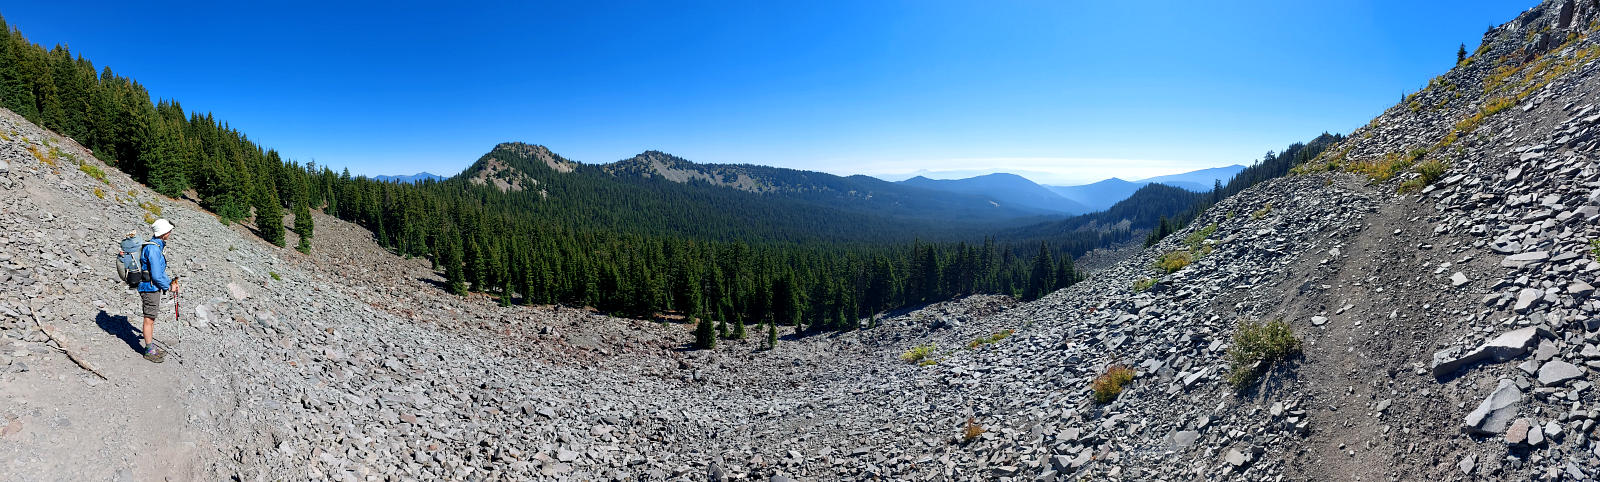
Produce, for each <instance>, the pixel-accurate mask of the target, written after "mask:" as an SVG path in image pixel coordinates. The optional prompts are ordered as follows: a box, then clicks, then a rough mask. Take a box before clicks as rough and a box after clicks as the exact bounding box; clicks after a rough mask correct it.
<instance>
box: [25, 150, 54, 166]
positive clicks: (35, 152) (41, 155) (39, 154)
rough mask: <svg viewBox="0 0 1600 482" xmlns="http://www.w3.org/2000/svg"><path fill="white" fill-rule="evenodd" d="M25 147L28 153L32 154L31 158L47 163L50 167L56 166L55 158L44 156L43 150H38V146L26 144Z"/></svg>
mask: <svg viewBox="0 0 1600 482" xmlns="http://www.w3.org/2000/svg"><path fill="white" fill-rule="evenodd" d="M27 149H28V153H29V154H33V158H34V159H38V160H39V162H40V163H43V164H45V165H48V166H50V167H56V161H55V159H51V158H50V157H49V156H46V155H45V154H44V153H43V152H39V148H38V147H36V146H34V145H33V144H28V146H27Z"/></svg>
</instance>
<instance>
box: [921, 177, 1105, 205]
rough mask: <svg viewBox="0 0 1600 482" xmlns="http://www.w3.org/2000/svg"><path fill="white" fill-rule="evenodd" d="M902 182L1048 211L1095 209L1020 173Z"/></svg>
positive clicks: (923, 178)
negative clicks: (981, 196)
mask: <svg viewBox="0 0 1600 482" xmlns="http://www.w3.org/2000/svg"><path fill="white" fill-rule="evenodd" d="M899 184H904V185H908V186H917V187H921V188H926V189H933V190H938V191H946V192H954V193H963V194H977V195H983V196H988V197H990V198H993V199H995V200H996V201H997V202H1000V203H1002V204H1009V205H1011V206H1021V207H1026V208H1030V209H1037V210H1040V211H1045V212H1054V213H1065V214H1082V213H1086V212H1089V211H1091V209H1090V208H1089V207H1088V206H1086V205H1084V204H1083V203H1080V202H1078V201H1074V200H1072V199H1067V198H1065V197H1062V196H1061V195H1059V194H1056V193H1055V192H1052V191H1051V190H1050V189H1049V188H1046V187H1044V186H1041V185H1039V184H1037V183H1034V182H1033V181H1030V180H1028V179H1027V178H1025V177H1022V176H1018V175H1016V174H1007V173H995V174H987V175H983V176H978V177H969V178H966V179H928V178H926V177H922V176H917V177H913V178H911V179H907V180H904V181H900V182H899Z"/></svg>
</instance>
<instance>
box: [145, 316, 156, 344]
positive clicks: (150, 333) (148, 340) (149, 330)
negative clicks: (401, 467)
mask: <svg viewBox="0 0 1600 482" xmlns="http://www.w3.org/2000/svg"><path fill="white" fill-rule="evenodd" d="M142 331H143V332H144V346H146V347H150V346H154V343H155V342H154V341H152V339H154V338H155V336H156V335H155V334H154V333H155V331H156V319H155V318H151V317H148V316H146V317H144V330H142Z"/></svg>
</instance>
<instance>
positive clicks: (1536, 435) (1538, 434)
mask: <svg viewBox="0 0 1600 482" xmlns="http://www.w3.org/2000/svg"><path fill="white" fill-rule="evenodd" d="M1528 445H1532V446H1534V447H1538V446H1540V445H1544V430H1543V429H1540V428H1539V426H1538V425H1533V426H1531V427H1528Z"/></svg>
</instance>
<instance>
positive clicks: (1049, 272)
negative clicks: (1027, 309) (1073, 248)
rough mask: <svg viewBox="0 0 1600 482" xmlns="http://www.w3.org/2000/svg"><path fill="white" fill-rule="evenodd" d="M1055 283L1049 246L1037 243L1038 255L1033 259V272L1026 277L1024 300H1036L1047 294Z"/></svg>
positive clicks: (1053, 263)
mask: <svg viewBox="0 0 1600 482" xmlns="http://www.w3.org/2000/svg"><path fill="white" fill-rule="evenodd" d="M1055 282H1056V276H1055V262H1054V261H1052V260H1051V259H1050V245H1049V244H1047V243H1044V242H1040V243H1039V254H1037V255H1034V257H1033V270H1032V272H1031V273H1030V274H1029V275H1028V286H1027V291H1026V292H1024V294H1023V295H1022V297H1023V298H1024V299H1029V300H1036V299H1039V298H1040V297H1042V296H1044V295H1046V294H1049V293H1050V289H1051V288H1052V287H1053V286H1054V283H1055Z"/></svg>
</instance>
